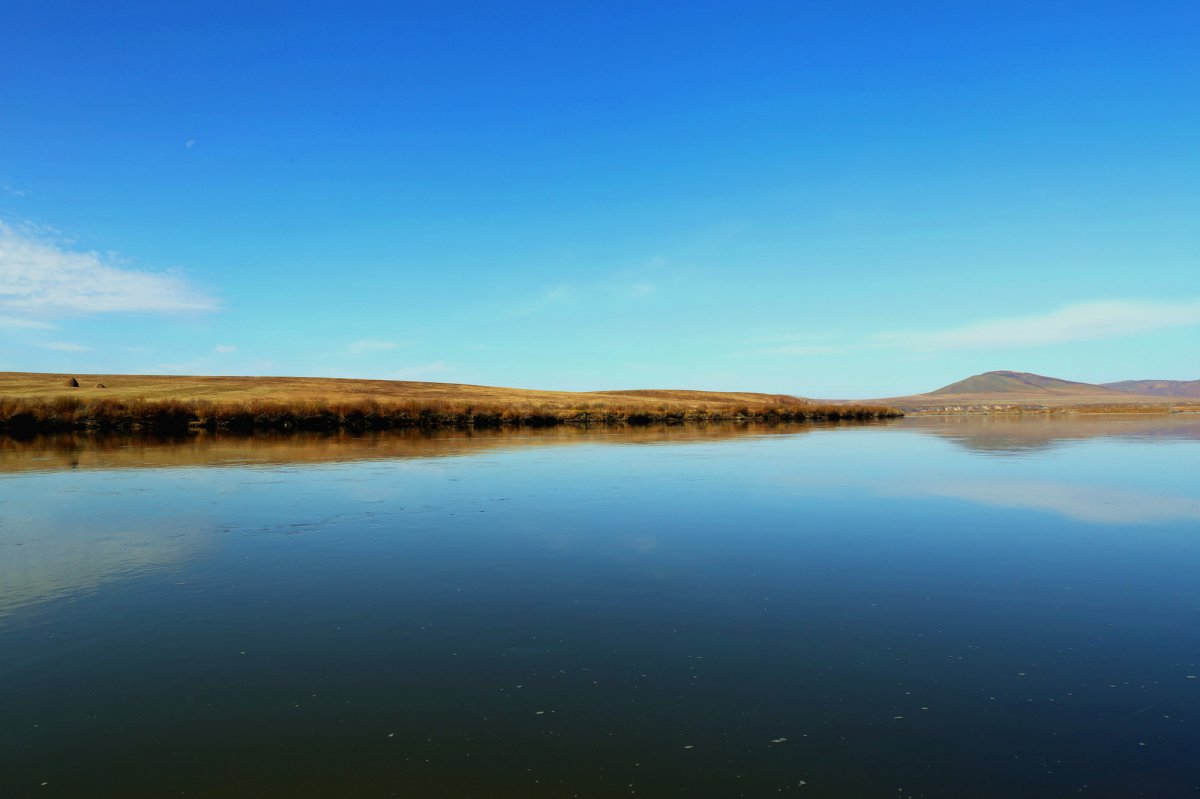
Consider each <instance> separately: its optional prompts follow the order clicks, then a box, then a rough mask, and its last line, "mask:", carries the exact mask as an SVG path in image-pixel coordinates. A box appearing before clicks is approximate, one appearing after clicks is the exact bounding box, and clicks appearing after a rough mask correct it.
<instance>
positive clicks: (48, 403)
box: [0, 372, 899, 433]
mask: <svg viewBox="0 0 1200 799" xmlns="http://www.w3.org/2000/svg"><path fill="white" fill-rule="evenodd" d="M73 383H77V384H78V385H73ZM895 415H899V414H898V412H897V411H895V410H894V409H892V408H885V407H880V406H878V405H872V406H860V405H840V404H838V405H835V404H821V403H816V402H812V401H810V400H806V399H802V398H798V397H791V396H787V395H783V394H756V393H742V392H731V393H722V392H703V391H674V390H631V391H596V392H566V391H537V390H530V389H516V388H498V387H493V386H474V385H464V384H459V383H422V382H413V381H388V380H343V379H332V378H298V377H182V376H157V375H94V374H92V375H61V374H41V373H29V372H22V373H18V372H8V373H0V429H5V428H6V429H8V430H10V431H20V432H24V433H31V432H37V431H49V430H72V429H148V430H158V431H178V430H181V429H188V428H196V427H200V428H207V429H210V430H216V429H229V430H253V429H281V430H296V429H308V430H332V429H338V428H348V429H353V430H364V429H391V428H404V427H421V428H431V427H452V426H469V427H486V426H491V427H494V426H501V425H505V426H508V425H513V426H522V425H525V426H550V425H556V424H563V423H574V424H593V423H600V424H612V423H631V424H650V423H655V422H670V423H677V422H685V421H702V422H707V421H728V420H737V421H793V420H795V421H799V420H826V419H873V418H880V417H888V416H895Z"/></svg>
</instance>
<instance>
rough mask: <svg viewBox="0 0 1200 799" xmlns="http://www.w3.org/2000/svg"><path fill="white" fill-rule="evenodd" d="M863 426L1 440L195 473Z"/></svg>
mask: <svg viewBox="0 0 1200 799" xmlns="http://www.w3.org/2000/svg"><path fill="white" fill-rule="evenodd" d="M861 424H862V423H860V422H840V423H838V422H826V423H822V424H820V425H813V424H802V423H785V424H774V425H768V424H760V423H749V424H735V423H724V424H708V425H695V424H688V425H643V426H621V425H617V426H611V427H604V428H601V429H599V430H597V429H595V428H587V427H581V426H576V425H562V426H559V427H542V428H528V427H518V428H504V429H482V430H436V431H430V430H411V429H410V430H388V431H378V432H367V433H358V434H355V433H347V432H344V431H338V432H331V433H314V432H297V433H273V432H265V433H256V434H253V435H243V434H238V433H220V432H217V433H210V432H207V431H201V432H199V433H196V434H193V435H185V436H179V437H157V436H149V435H142V434H137V433H126V434H122V433H88V432H83V433H54V434H49V435H37V436H32V437H30V438H27V439H17V438H11V437H7V436H0V473H6V472H7V473H17V472H31V471H59V470H66V469H124V468H154V467H165V468H172V467H175V468H187V467H194V466H255V465H271V464H316V463H336V462H343V461H362V460H385V459H395V458H436V457H451V456H458V455H471V454H477V453H481V452H487V451H491V450H503V449H507V448H514V447H529V446H565V445H571V444H579V443H587V444H657V443H684V442H705V441H720V440H733V439H738V438H745V437H746V436H756V435H784V434H789V435H795V434H799V433H807V432H810V431H813V430H829V429H836V428H837V427H840V426H843V425H845V426H850V425H853V426H860V425H861Z"/></svg>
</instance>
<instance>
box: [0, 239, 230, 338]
mask: <svg viewBox="0 0 1200 799" xmlns="http://www.w3.org/2000/svg"><path fill="white" fill-rule="evenodd" d="M114 260H115V259H114V258H113V257H112V256H102V255H100V254H99V253H96V252H90V251H76V250H71V249H68V248H66V247H64V246H61V245H60V244H58V243H56V242H54V241H50V240H47V239H45V238H42V237H39V236H37V235H33V234H27V233H24V232H20V231H18V230H16V229H14V228H13V227H11V226H9V225H7V224H5V223H3V222H0V309H3V310H7V311H9V312H10V313H18V314H22V315H25V316H30V317H34V321H36V318H37V317H47V316H49V317H53V316H64V315H73V314H99V313H114V312H143V313H173V312H180V311H212V310H215V309H216V308H217V302H216V300H215V299H213V298H212V297H211V296H209V295H208V294H207V293H206V292H204V291H202V290H200V289H198V288H197V287H195V286H194V285H192V284H191V283H190V282H189V281H187V280H186V279H185V278H184V277H182V276H181V275H178V274H175V273H172V272H145V271H140V270H136V269H129V268H126V267H125V266H122V265H118V264H117V263H114V262H113V261H114ZM27 321H29V320H27Z"/></svg>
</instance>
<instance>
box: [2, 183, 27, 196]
mask: <svg viewBox="0 0 1200 799" xmlns="http://www.w3.org/2000/svg"><path fill="white" fill-rule="evenodd" d="M0 191H2V192H4V193H5V194H11V195H12V196H14V197H24V196H25V192H23V191H21V190H20V189H18V188H17V187H15V186H12V185H10V184H8V183H4V184H0Z"/></svg>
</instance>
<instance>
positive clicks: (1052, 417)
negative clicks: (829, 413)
mask: <svg viewBox="0 0 1200 799" xmlns="http://www.w3.org/2000/svg"><path fill="white" fill-rule="evenodd" d="M895 427H896V428H897V429H901V430H915V431H919V432H921V433H925V434H928V435H932V436H938V437H940V438H945V439H947V440H949V441H953V442H954V443H956V444H958V445H960V446H962V447H965V448H966V449H969V450H971V451H973V452H979V453H984V454H996V455H1004V454H1022V453H1036V452H1041V451H1044V450H1049V449H1054V448H1056V447H1061V446H1064V445H1069V444H1071V443H1075V442H1080V441H1086V440H1088V439H1095V438H1108V439H1112V438H1116V439H1128V440H1153V441H1200V414H1190V413H1176V414H1027V415H1020V414H1014V415H997V416H911V417H908V418H905V419H903V420H899V421H897V422H896V424H895Z"/></svg>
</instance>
